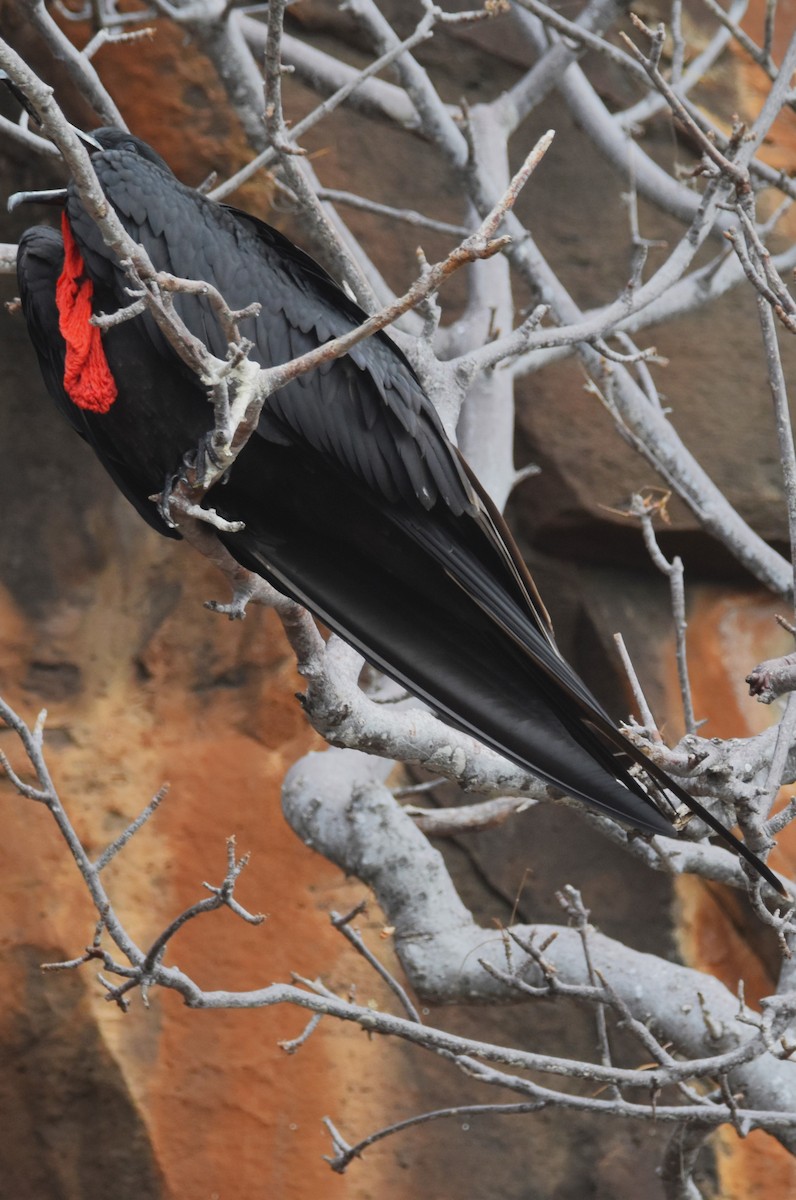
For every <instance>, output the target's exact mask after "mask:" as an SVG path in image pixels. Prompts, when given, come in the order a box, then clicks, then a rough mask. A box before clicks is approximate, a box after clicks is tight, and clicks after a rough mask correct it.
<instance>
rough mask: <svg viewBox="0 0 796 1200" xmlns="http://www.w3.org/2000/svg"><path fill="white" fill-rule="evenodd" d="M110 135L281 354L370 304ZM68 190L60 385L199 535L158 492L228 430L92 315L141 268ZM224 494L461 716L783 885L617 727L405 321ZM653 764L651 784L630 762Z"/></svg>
mask: <svg viewBox="0 0 796 1200" xmlns="http://www.w3.org/2000/svg"><path fill="white" fill-rule="evenodd" d="M92 139H93V143H94V144H93V148H92V161H93V165H94V169H95V171H96V173H97V176H98V178H99V181H100V183H101V185H102V188H103V190H104V192H105V195H106V196H107V198H108V200H109V201H110V203H111V204H112V205H113V207H114V209H115V210H116V212H117V213H118V215H119V217H120V219H121V221H122V223H123V225H124V226H125V228H126V229H127V230H128V232H129V233H130V234H131V236H132V237H133V239H134V240H135V241H136V242H138V243H140V244H141V245H142V246H143V247H144V249H145V250H146V251H147V253H148V254H149V256H150V258H151V260H152V262H153V264H154V266H155V268H156V269H157V270H164V271H168V272H171V273H173V274H175V275H177V276H180V277H183V278H188V279H195V280H205V281H207V282H210V283H212V284H214V285H215V286H216V287H217V288H218V290H219V291H220V292H221V294H222V295H223V296H224V298H225V300H226V301H227V303H228V304H229V305H230V307H231V308H233V309H237V308H244V307H246V306H247V305H249V304H251V302H252V301H255V300H256V301H259V302H260V304H261V305H262V308H261V311H260V314H259V316H257V317H255V318H250V319H247V320H245V321H244V322H243V323H242V325H241V332H242V334H243V335H244V336H245V337H247V338H249V339H250V340H251V341H252V342H253V344H254V350H253V352H252V357H253V359H254V360H255V361H257V362H258V363H261V364H262V365H265V366H270V365H273V364H279V363H283V362H286V361H288V360H290V359H291V358H293V357H295V356H297V355H299V354H302V353H304V352H305V351H307V350H310V349H312V348H313V347H315V346H317V345H319V344H321V343H323V342H325V341H328V340H329V339H330V338H333V337H335V336H338V335H340V334H342V333H344V332H346V331H348V330H349V329H351V328H353V327H354V326H356V325H358V324H359V323H360V322H361V321H362V320H363V319H364V317H365V314H364V313H363V312H362V311H361V310H360V309H359V308H358V306H357V305H356V304H355V303H353V301H352V300H350V299H349V298H348V297H347V296H346V294H345V293H344V292H343V291H342V290H341V289H340V288H339V287H338V286H337V285H336V284H335V283H334V281H333V280H332V279H331V278H330V277H329V276H328V275H327V274H326V272H325V271H323V270H322V269H321V268H320V267H319V266H318V265H317V264H316V263H315V262H314V261H313V260H312V259H311V258H309V257H308V256H307V255H306V254H304V253H303V252H302V251H301V250H299V249H298V248H297V247H296V246H294V245H293V244H292V243H291V242H289V241H288V240H287V239H286V238H285V237H284V236H283V235H282V234H280V233H278V232H277V231H276V230H274V229H272V228H270V227H269V226H268V225H266V224H264V223H263V222H261V221H259V220H257V219H256V218H255V217H252V216H250V215H248V214H247V213H243V212H240V211H238V210H236V209H233V208H229V207H227V206H225V205H220V204H217V203H214V202H213V201H211V200H209V199H207V198H206V197H205V196H202V195H200V194H199V193H198V192H196V191H194V190H193V189H191V188H188V187H185V186H184V185H183V184H181V183H180V182H178V180H177V179H176V178H175V176H174V175H173V174H172V172H171V171H170V170H169V168H168V166H167V165H166V163H165V162H164V161H163V160H162V159H161V158H160V156H159V155H158V154H156V153H155V151H154V150H152V149H151V148H150V147H149V146H147V145H146V144H145V143H144V142H142V141H140V140H139V139H137V138H135V137H132V136H131V135H130V134H127V133H124V132H122V131H120V130H117V129H100V130H99V131H98V132H97V133H95V134H94V135H92ZM34 197H35V194H32V196H31V197H25V196H22V197H19V198H17V199H18V200H21V199H25V198H34ZM52 198H53V197H52V195H51V196H50V199H51V200H52ZM58 199H60V201H61V202H62V203H63V205H64V212H63V219H62V231H63V232H62V234H61V233H58V232H56V231H55V230H53V229H50V228H45V227H41V226H39V227H36V228H33V229H29V230H28V231H27V232H26V233H25V234H24V235H23V237H22V239H21V241H20V245H19V256H18V274H19V287H20V295H21V300H22V309H23V312H24V315H25V318H26V321H27V325H28V329H29V332H30V336H31V339H32V341H33V345H34V347H35V349H36V353H37V355H38V359H39V363H40V366H41V370H42V373H43V375H44V379H45V383H46V385H47V388H48V390H49V392H50V394H51V395H52V397H53V399H54V401H55V403H56V405H57V406H58V408H59V409H60V410H61V412H62V413H63V414H64V415H65V416H66V418H67V420H68V421H69V423H70V424H71V425H72V427H73V428H74V429H75V430H76V431H77V432H78V433H79V434H80V435H81V437H83V438H84V439H85V440H86V441H87V442H88V443H89V445H91V447H92V448H93V449H94V451H95V453H96V454H97V456H98V457H99V459H100V461H101V462H102V464H103V466H104V467H105V468H106V470H107V471H108V472H109V474H110V475H111V476H112V478H113V480H114V481H115V483H116V484H117V485H118V487H119V488H121V490H122V492H123V493H124V494H125V496H127V498H128V499H129V500H130V501H131V502H132V503H133V504H134V505H135V507H136V508H137V509H138V511H139V512H140V513H141V515H142V516H143V517H144V519H145V520H146V521H147V522H148V523H149V524H150V525H151V526H153V527H154V528H155V529H157V530H158V531H159V532H160V533H162V534H165V535H166V536H170V537H176V536H179V534H178V532H177V531H176V530H174V529H173V528H170V527H169V526H168V525H167V523H166V522H165V521H164V519H163V516H162V515H161V513H160V512H159V510H158V508H157V507H156V506H155V504H153V503H152V501H151V500H150V499H149V497H151V496H152V495H153V494H154V493H159V492H161V491H162V489H163V485H164V480H165V479H167V478H168V477H171V476H173V475H174V473H175V471H177V470H178V468H179V466H180V464H181V463H182V461H183V458H184V456H185V455H186V453H188V452H190V451H191V450H192V449H194V448H196V447H197V445H199V444H200V442H201V441H202V439H203V438H204V437H205V435H207V434H208V432H209V429H210V427H211V426H212V409H211V406H210V405H209V403H208V400H207V396H206V394H205V392H204V390H203V388H202V387H201V385H200V384H199V382H198V380H197V378H196V376H195V375H193V374H192V372H191V371H190V370H189V369H188V368H187V367H186V366H185V365H184V364H183V362H182V361H181V360H180V359H179V357H178V356H177V354H176V353H175V352H174V351H173V349H172V348H171V347H170V346H169V345H168V343H167V342H166V341H165V340H164V338H163V336H162V335H161V333H160V332H159V331H158V329H157V327H156V326H155V324H154V321H153V319H152V318H151V316H149V315H148V314H146V313H144V314H142V315H139V316H137V317H135V318H133V319H131V320H128V321H125V322H124V323H121V324H119V325H117V326H115V327H113V328H110V329H108V330H107V331H106V332H105V333H104V334H103V335H102V336H101V337H100V334H99V332H98V331H97V330H96V328H95V327H94V326H91V325H89V323H88V318H89V316H90V315H91V313H92V312H94V313H111V312H114V311H116V310H117V309H119V308H121V307H124V306H126V305H128V304H129V303H130V297H129V294H128V293H127V292H126V291H125V288H126V286H127V283H128V281H127V278H126V276H125V274H124V271H123V270H122V269H121V267H120V266H119V264H118V262H117V261H116V260H115V258H114V256H113V254H112V252H111V251H110V250H108V249H107V248H106V246H105V245H104V243H103V241H102V238H101V236H100V234H99V231H98V229H97V227H96V225H95V224H94V222H93V221H92V219H91V218H90V217H89V216H88V214H87V213H86V211H85V210H84V208H83V206H82V204H81V202H80V198H79V196H78V194H77V191H76V189H75V187H74V184H71V183H70V185H69V186H68V187H67V188H66V189H65V191H64V192H62V193H61V194H60V196H59V197H58ZM175 302H176V306H177V309H178V311H179V312H180V315H181V316H182V318H183V319H184V321H185V322H186V324H187V325H188V327H189V328H190V329H191V331H192V332H193V333H194V334H196V335H197V336H198V337H200V338H201V339H202V340H203V341H204V342H205V344H206V345H207V346H208V348H209V349H210V351H211V352H212V353H214V354H216V355H217V356H218V357H220V358H223V357H224V356H225V353H226V349H227V343H226V338H225V336H224V334H223V332H222V330H221V328H220V326H219V324H218V321H217V319H216V317H215V315H214V313H213V311H212V309H211V307H210V305H209V304H208V303H207V301H206V300H205V299H204V298H202V297H200V296H188V295H178V296H177V297H176V301H175ZM207 504H208V505H209V506H212V507H213V508H215V509H216V511H217V512H218V513H219V514H220V515H221V516H223V517H225V518H227V519H228V520H230V521H242V522H243V523H244V528H243V529H242V530H241V531H240V532H236V533H226V532H219V533H218V536H219V538H220V540H221V541H222V542H223V544H224V545H225V546H226V547H227V549H228V550H229V551H230V552H231V553H232V555H233V556H234V557H235V559H237V561H238V562H239V563H241V564H242V565H243V566H244V567H246V568H248V569H249V570H251V571H254V572H256V573H257V574H258V575H261V576H262V577H263V578H265V579H267V580H268V581H269V582H270V583H272V584H273V585H274V586H275V587H276V588H278V589H279V590H280V591H282V592H284V593H286V594H287V595H289V596H292V597H293V598H294V599H296V600H298V601H300V602H301V603H302V604H304V605H306V606H307V607H308V608H309V609H310V610H311V611H312V612H313V613H315V614H316V616H318V617H319V618H320V619H321V620H322V621H323V622H324V623H325V624H327V625H328V626H329V627H330V628H332V629H334V630H336V631H337V632H338V633H339V634H340V635H341V636H342V637H343V638H345V639H346V640H347V641H349V642H350V643H351V644H352V645H354V646H356V647H357V648H358V649H359V650H361V651H362V653H363V654H364V655H365V656H366V658H367V659H368V660H369V661H370V662H371V663H373V664H375V665H376V666H378V667H379V668H381V669H382V670H384V671H385V672H386V673H387V674H388V675H390V676H392V677H393V678H394V679H396V680H398V681H400V682H401V683H402V684H404V685H405V686H406V687H407V688H408V689H409V690H410V691H411V692H413V693H414V694H415V695H417V696H419V697H421V698H422V699H423V700H425V701H426V702H427V703H428V704H430V705H431V706H432V707H433V708H434V709H435V710H436V711H437V712H438V713H439V714H440V715H441V716H442V717H443V718H444V719H445V720H447V721H448V722H449V723H450V724H452V725H453V726H455V727H457V728H459V729H462V730H466V731H467V732H468V733H470V734H473V735H474V736H475V737H477V738H479V739H480V740H481V741H482V742H485V743H486V744H487V745H488V746H491V747H492V748H493V749H495V750H497V751H499V752H500V753H501V754H504V755H505V756H506V757H507V758H509V759H511V760H512V761H513V762H515V763H518V764H519V765H520V766H522V767H525V768H527V769H528V770H530V771H531V772H533V773H534V774H535V775H537V776H539V777H540V778H541V779H543V780H544V781H545V782H547V783H550V784H552V785H554V786H555V787H557V788H560V789H561V790H562V791H564V792H566V793H568V794H569V795H571V796H575V797H578V798H579V799H580V800H582V801H585V802H586V803H587V804H588V805H590V806H592V807H593V808H595V809H597V810H599V811H601V812H604V813H608V814H610V815H611V816H613V817H616V818H618V819H619V820H621V821H624V822H626V823H628V824H629V825H631V826H633V827H635V828H636V829H638V830H641V831H643V832H645V833H650V834H655V833H659V834H669V835H671V834H672V833H673V832H674V829H673V825H672V823H671V821H670V820H669V818H668V817H666V816H664V815H663V813H662V812H661V811H659V809H658V807H657V806H656V803H655V801H654V799H653V797H658V798H659V799H660V798H661V797H663V795H664V793H666V792H668V793H669V795H670V797H671V796H674V797H676V798H677V800H678V801H680V802H683V803H685V804H686V805H688V807H689V808H690V809H691V810H692V811H695V812H696V813H698V814H699V816H700V817H702V818H703V820H705V821H706V822H707V824H708V825H709V826H711V828H712V829H714V830H715V831H716V832H717V833H718V834H719V835H720V836H721V837H722V839H723V840H724V841H725V842H727V843H728V844H729V845H731V846H732V847H733V848H734V849H735V850H736V851H737V852H738V853H739V854H741V855H742V856H743V857H744V858H745V859H746V860H747V861H748V862H750V863H752V864H753V866H754V867H755V868H756V869H757V871H759V873H760V874H761V875H762V876H763V877H764V878H765V879H767V880H768V882H769V883H771V884H772V886H773V887H775V888H777V890H779V891H782V885H781V884H780V883H779V881H778V880H777V879H776V877H775V876H774V875H773V873H772V872H771V871H770V869H769V868H768V867H766V866H765V864H763V863H762V862H760V861H759V860H758V859H757V858H756V857H755V855H754V854H752V853H751V851H750V850H749V849H748V848H747V847H746V846H744V845H743V843H741V842H740V841H739V840H738V839H737V838H735V837H734V835H733V834H731V833H730V832H729V831H728V830H726V829H725V828H724V827H723V826H722V825H721V823H720V822H719V821H717V820H716V818H715V817H713V816H712V814H710V813H709V812H707V811H706V810H705V809H704V808H703V807H702V805H700V804H698V803H697V802H696V801H694V800H693V799H692V798H691V797H689V796H688V795H687V794H686V793H685V792H684V791H683V789H682V788H681V787H680V786H679V785H678V784H677V783H676V782H675V781H674V780H672V779H670V778H669V777H668V776H667V775H666V774H665V773H664V772H663V771H662V770H661V769H660V768H659V767H657V766H656V765H655V764H654V763H652V762H650V761H648V760H647V759H646V758H645V756H644V755H643V754H642V753H641V752H640V751H639V750H638V749H637V748H636V747H634V746H633V745H632V744H631V743H630V742H629V741H628V740H627V739H626V738H625V737H624V736H623V735H622V734H621V733H620V732H619V731H618V730H617V729H616V727H615V726H614V724H613V722H612V721H611V720H610V718H609V717H608V716H607V714H606V713H605V711H604V710H603V708H602V707H601V706H600V704H599V703H598V701H597V700H596V699H595V698H594V696H592V694H591V692H590V691H589V690H588V689H587V687H586V686H585V684H584V683H583V682H582V680H581V679H579V677H578V676H577V675H576V674H575V672H574V671H573V670H572V669H571V667H569V665H568V664H567V663H566V662H565V661H564V659H563V658H562V657H561V655H560V653H559V652H558V650H557V648H556V645H555V642H554V640H553V636H552V632H551V630H550V627H549V623H548V620H547V615H546V613H545V610H544V607H543V606H542V604H541V601H540V599H539V596H538V593H537V592H536V589H535V587H534V584H533V582H532V580H531V577H530V575H529V573H528V571H527V569H526V567H525V565H524V564H523V562H522V560H521V558H520V555H519V553H518V551H517V549H516V547H515V544H514V542H513V540H512V537H511V535H510V533H509V531H508V529H507V527H506V525H505V524H504V522H503V520H502V518H501V516H500V514H499V513H498V512H497V510H496V509H495V507H494V505H493V504H492V502H491V501H490V499H489V497H488V496H487V495H486V493H485V492H484V490H483V488H482V487H481V486H480V485H479V483H478V481H477V479H476V478H475V477H474V475H473V473H472V471H471V470H470V468H469V467H468V465H467V463H466V462H465V461H464V460H463V459H462V457H461V456H460V454H459V452H458V450H457V449H456V448H455V447H454V446H453V444H452V443H451V442H450V441H449V439H448V438H447V436H446V435H445V433H444V431H443V429H442V426H441V424H440V421H439V419H438V417H437V415H436V412H435V410H434V408H433V406H432V404H431V402H430V401H429V399H428V397H427V396H426V395H425V393H424V391H423V388H422V386H421V384H420V382H419V380H418V378H417V376H416V374H415V372H414V370H413V369H412V367H411V366H410V364H409V362H408V361H407V359H406V358H405V357H404V355H403V354H402V353H401V351H400V350H399V349H398V348H397V346H396V345H395V344H394V342H393V341H392V340H391V339H390V338H389V337H388V336H386V334H384V333H377V334H376V335H374V336H373V337H371V338H369V339H368V340H367V341H365V342H362V343H360V344H359V345H357V346H356V347H355V348H354V349H353V350H351V351H350V353H349V354H348V355H347V356H345V357H344V358H340V359H337V360H335V361H333V362H330V363H327V364H325V365H324V366H322V367H320V368H318V369H316V370H315V371H313V372H312V373H310V374H307V375H304V376H302V377H300V378H298V379H296V380H295V381H294V382H292V383H290V384H288V385H287V386H285V387H283V388H282V389H281V390H280V391H278V392H276V393H275V394H274V395H272V396H271V397H270V398H269V399H268V400H267V401H266V404H265V407H264V409H263V412H262V416H261V418H260V421H259V425H258V428H257V431H256V433H255V435H254V436H253V437H252V438H251V440H250V441H249V443H248V444H247V445H246V447H245V448H244V450H243V452H242V453H241V454H240V456H239V458H238V459H237V461H236V462H235V464H234V465H233V467H232V469H231V471H230V472H229V476H228V479H227V480H226V482H225V484H224V485H223V486H220V485H217V486H216V487H214V488H213V489H212V490H211V491H210V492H209V493H208V495H207ZM634 762H635V763H641V764H642V765H643V767H644V771H645V773H646V780H647V782H646V784H643V783H642V782H640V780H639V779H638V778H636V776H635V775H634V774H631V772H630V770H629V768H630V766H631V765H632V764H633V763H634Z"/></svg>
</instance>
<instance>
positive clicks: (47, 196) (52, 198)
mask: <svg viewBox="0 0 796 1200" xmlns="http://www.w3.org/2000/svg"><path fill="white" fill-rule="evenodd" d="M65 203H66V188H53V189H51V190H50V191H49V192H14V194H13V196H9V197H8V201H7V202H6V208H7V209H8V211H9V212H14V210H15V209H17V208H19V206H20V205H21V204H60V205H64V204H65Z"/></svg>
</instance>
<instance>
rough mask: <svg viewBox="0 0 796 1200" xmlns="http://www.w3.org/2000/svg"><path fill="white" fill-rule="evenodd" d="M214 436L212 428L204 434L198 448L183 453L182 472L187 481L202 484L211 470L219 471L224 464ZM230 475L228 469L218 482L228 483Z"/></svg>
mask: <svg viewBox="0 0 796 1200" xmlns="http://www.w3.org/2000/svg"><path fill="white" fill-rule="evenodd" d="M213 438H214V434H213V431H212V430H211V432H210V433H205V434H203V435H202V437H200V439H199V443H198V445H197V447H196V449H195V450H187V451H186V452H185V454H184V455H183V458H182V472H183V478H185V480H186V482H187V483H198V484H199V485H200V486H202V485H203V484H204V482H205V480H206V477H207V476H208V475H209V474H210V473H211V471H217V470H218V469H219V467H221V466H223V461H222V459H221V458H220V457H219V454H218V452H217V450H216V447H215V443H214V440H213ZM188 475H192V476H193V479H190V478H188ZM228 476H229V471H228V470H227V471H225V472H224V474H223V475H222V477H221V479H220V480H219V481H218V482H220V483H226V481H227V478H228Z"/></svg>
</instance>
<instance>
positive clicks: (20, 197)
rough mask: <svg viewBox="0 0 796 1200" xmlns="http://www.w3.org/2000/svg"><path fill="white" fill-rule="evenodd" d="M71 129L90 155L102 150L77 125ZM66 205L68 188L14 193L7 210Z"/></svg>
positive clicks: (10, 197) (89, 135) (98, 144)
mask: <svg viewBox="0 0 796 1200" xmlns="http://www.w3.org/2000/svg"><path fill="white" fill-rule="evenodd" d="M70 128H71V130H72V132H73V133H74V135H75V137H78V138H80V141H81V142H82V144H83V146H84V147H85V149H86V150H88V152H89V154H91V152H92V151H97V150H101V149H102V146H101V145H100V143H99V142H98V141H97V139H96V138H95V137H92V136H91V134H90V133H84V132H83V130H82V129H78V128H77V127H76V126H75V125H71V126H70ZM65 203H66V188H53V189H51V190H50V191H42V192H14V194H13V196H9V197H8V200H7V202H6V208H7V209H8V211H9V212H14V210H15V209H17V208H19V206H20V205H21V204H59V205H61V206H63V205H64V204H65Z"/></svg>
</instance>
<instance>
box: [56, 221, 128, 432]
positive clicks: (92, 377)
mask: <svg viewBox="0 0 796 1200" xmlns="http://www.w3.org/2000/svg"><path fill="white" fill-rule="evenodd" d="M61 229H62V232H63V237H64V269H63V271H62V272H61V274H60V277H59V279H58V282H57V284H56V285H55V303H56V305H57V307H58V315H59V328H60V330H61V336H62V337H63V339H64V341H65V342H66V359H65V362H64V388H65V390H66V393H67V395H68V396H69V399H70V400H71V401H72V403H73V404H76V405H77V406H78V408H84V409H87V410H88V411H89V412H95V413H106V412H107V411H108V409H109V408H110V406H111V405H112V404H113V402H114V400H115V399H116V394H117V389H116V382H115V380H114V378H113V375H112V374H111V369H110V367H109V366H108V360H107V358H106V357H105V351H104V349H103V347H102V335H101V334H100V331H99V329H98V328H97V326H96V325H92V324H91V317H92V315H93V309H92V304H91V301H92V297H93V295H94V285H93V283H92V282H91V280H90V279H89V278H88V276H87V275H86V268H85V264H84V263H83V259H82V257H81V254H80V251H79V249H78V247H77V243H76V242H75V239H74V237H73V235H72V228H71V226H70V224H69V221H68V220H67V216H66V213H64V214H63V217H62V218H61Z"/></svg>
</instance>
